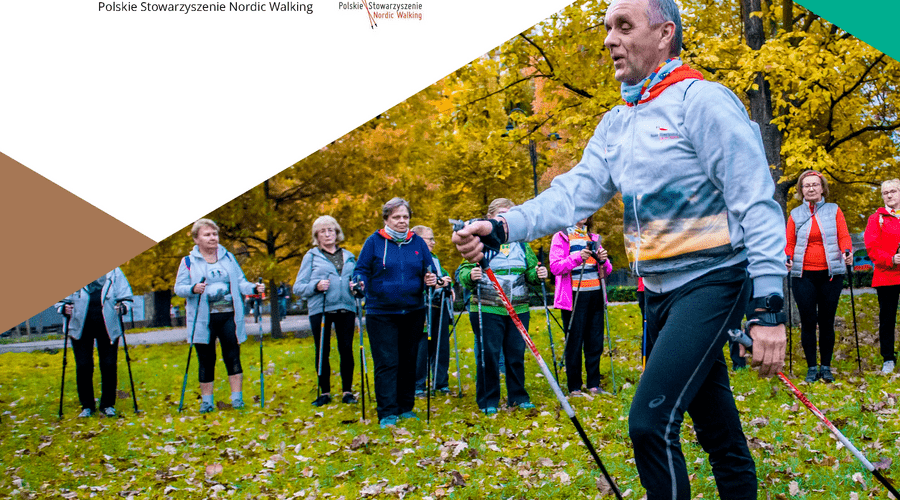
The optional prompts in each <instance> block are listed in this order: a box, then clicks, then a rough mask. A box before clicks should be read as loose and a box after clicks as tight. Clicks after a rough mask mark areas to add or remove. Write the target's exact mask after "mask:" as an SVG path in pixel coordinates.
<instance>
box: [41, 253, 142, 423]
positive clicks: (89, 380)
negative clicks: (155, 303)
mask: <svg viewBox="0 0 900 500" xmlns="http://www.w3.org/2000/svg"><path fill="white" fill-rule="evenodd" d="M131 302H132V299H131V285H129V284H128V280H127V279H125V275H124V274H122V270H121V269H119V268H118V267H117V268H115V269H113V270H112V271H110V272H108V273H106V274H104V275H103V276H101V277H99V278H97V279H95V280H94V281H92V282H90V283H88V284H87V285H85V286H84V287H83V288H81V289H80V290H78V291H77V292H75V293H73V294H72V295H69V296H68V297H66V298H65V299H63V300H62V301H60V302H58V303H57V304H56V308H57V310H58V311H59V312H60V313H62V314H65V315H66V316H68V317H69V329H68V335H69V336H70V337H72V352H73V353H74V354H75V381H76V385H77V386H78V400H79V401H80V402H81V408H82V409H81V414H80V415H78V416H79V417H90V416H91V415H92V414H94V413H95V412H96V411H97V402H96V401H95V400H94V380H93V378H94V340H95V339H96V340H97V354H98V355H99V358H100V380H101V382H100V385H101V389H102V392H101V395H100V413H102V414H104V415H106V416H107V417H115V416H116V409H115V408H114V406H115V404H116V385H117V382H118V380H117V370H116V353H117V351H118V347H119V337H121V336H122V335H123V333H124V332H122V324H121V323H120V322H119V315H121V314H125V312H126V311H128V306H129V305H130V304H131Z"/></svg>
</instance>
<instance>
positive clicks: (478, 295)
mask: <svg viewBox="0 0 900 500" xmlns="http://www.w3.org/2000/svg"><path fill="white" fill-rule="evenodd" d="M475 294H476V298H477V299H478V343H479V344H481V377H480V378H479V377H478V376H477V375H476V376H475V385H476V387H477V385H478V382H479V380H480V379H483V378H484V319H483V318H482V316H481V283H478V282H476V283H475ZM470 314H471V313H470ZM485 411H487V408H485ZM485 414H486V413H485Z"/></svg>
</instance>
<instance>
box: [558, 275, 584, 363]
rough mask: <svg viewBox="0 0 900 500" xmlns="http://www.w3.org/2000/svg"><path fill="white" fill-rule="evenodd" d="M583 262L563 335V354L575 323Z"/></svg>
mask: <svg viewBox="0 0 900 500" xmlns="http://www.w3.org/2000/svg"><path fill="white" fill-rule="evenodd" d="M584 264H585V263H584V262H582V263H581V271H580V274H579V278H578V287H576V288H575V296H574V297H573V298H572V314H571V315H570V316H569V324H568V325H566V329H565V334H566V336H565V337H564V339H563V352H565V349H566V347H567V346H568V345H569V332H570V331H572V322H573V321H575V305H576V304H578V295H579V294H581V278H580V277H581V276H584ZM563 360H565V354H563Z"/></svg>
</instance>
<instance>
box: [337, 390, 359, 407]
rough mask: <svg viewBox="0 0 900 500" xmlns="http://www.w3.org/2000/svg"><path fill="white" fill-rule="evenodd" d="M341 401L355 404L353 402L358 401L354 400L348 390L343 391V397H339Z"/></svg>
mask: <svg viewBox="0 0 900 500" xmlns="http://www.w3.org/2000/svg"><path fill="white" fill-rule="evenodd" d="M341 403H346V404H355V403H358V401H357V400H356V398H355V397H353V394H350V393H349V392H348V393H345V394H344V397H342V398H341Z"/></svg>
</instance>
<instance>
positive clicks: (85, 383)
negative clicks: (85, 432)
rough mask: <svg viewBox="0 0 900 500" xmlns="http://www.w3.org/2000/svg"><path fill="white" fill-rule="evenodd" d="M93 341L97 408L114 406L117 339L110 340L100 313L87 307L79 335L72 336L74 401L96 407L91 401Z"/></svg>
mask: <svg viewBox="0 0 900 500" xmlns="http://www.w3.org/2000/svg"><path fill="white" fill-rule="evenodd" d="M94 340H96V341H97V356H98V357H99V359H100V390H101V393H100V408H112V407H114V406H115V405H116V386H117V384H118V372H117V371H116V353H117V352H118V349H119V339H116V341H115V342H112V343H110V341H109V333H108V332H107V331H106V324H105V323H104V322H103V313H102V312H100V310H97V311H94V308H90V309H89V310H88V314H87V317H86V318H85V320H84V327H83V328H82V329H81V338H80V339H72V352H73V353H74V355H75V385H77V386H78V400H79V401H80V402H81V407H82V408H90V409H91V410H92V411H96V410H97V402H96V401H94Z"/></svg>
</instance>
